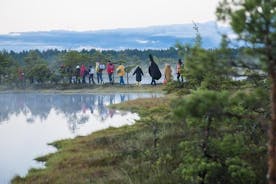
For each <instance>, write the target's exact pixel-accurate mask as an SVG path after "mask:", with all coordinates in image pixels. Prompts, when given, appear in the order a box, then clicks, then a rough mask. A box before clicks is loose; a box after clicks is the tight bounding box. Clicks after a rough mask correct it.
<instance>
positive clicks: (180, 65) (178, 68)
mask: <svg viewBox="0 0 276 184" xmlns="http://www.w3.org/2000/svg"><path fill="white" fill-rule="evenodd" d="M182 64H183V63H182V61H181V59H179V60H178V63H177V65H176V74H177V81H178V82H180V78H181V82H183V77H182V75H181V67H182Z"/></svg>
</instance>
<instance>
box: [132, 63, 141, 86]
mask: <svg viewBox="0 0 276 184" xmlns="http://www.w3.org/2000/svg"><path fill="white" fill-rule="evenodd" d="M133 75H136V81H137V85H138V86H140V85H141V81H142V76H143V75H144V73H143V71H142V69H141V68H140V66H137V68H136V69H135V71H134V72H133Z"/></svg>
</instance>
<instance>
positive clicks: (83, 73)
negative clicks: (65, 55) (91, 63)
mask: <svg viewBox="0 0 276 184" xmlns="http://www.w3.org/2000/svg"><path fill="white" fill-rule="evenodd" d="M85 71H86V68H85V66H84V65H81V68H80V76H81V77H83V76H84V75H85Z"/></svg>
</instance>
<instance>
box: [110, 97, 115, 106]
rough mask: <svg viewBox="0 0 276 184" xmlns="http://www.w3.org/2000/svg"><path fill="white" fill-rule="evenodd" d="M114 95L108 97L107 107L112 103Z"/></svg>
mask: <svg viewBox="0 0 276 184" xmlns="http://www.w3.org/2000/svg"><path fill="white" fill-rule="evenodd" d="M114 99H115V95H110V96H109V105H111V104H113V103H114Z"/></svg>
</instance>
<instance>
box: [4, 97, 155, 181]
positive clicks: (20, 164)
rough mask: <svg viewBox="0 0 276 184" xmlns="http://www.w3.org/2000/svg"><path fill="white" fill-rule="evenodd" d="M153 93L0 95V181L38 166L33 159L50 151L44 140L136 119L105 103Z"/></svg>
mask: <svg viewBox="0 0 276 184" xmlns="http://www.w3.org/2000/svg"><path fill="white" fill-rule="evenodd" d="M159 96H160V95H159ZM155 97H158V94H151V93H122V94H120V93H118V94H49V93H47V94H44V93H24V94H23V93H14V94H0V104H1V105H0V148H1V152H0V183H1V184H5V183H9V181H10V180H11V178H12V177H14V176H15V175H20V176H24V175H26V174H27V172H28V170H29V169H30V168H32V167H35V168H41V167H44V163H42V162H37V161H35V160H34V158H36V157H39V156H42V155H45V154H47V153H51V152H54V151H56V149H55V148H54V147H52V146H49V145H47V143H51V142H54V141H56V140H60V139H67V138H74V137H76V136H79V135H87V134H89V133H91V132H95V131H98V130H102V129H106V128H108V127H119V126H123V125H131V124H133V123H134V121H135V120H136V119H139V117H138V115H137V114H135V113H130V112H123V111H117V110H112V109H108V108H107V107H106V106H107V105H109V104H116V103H120V102H124V101H128V100H133V99H137V98H155Z"/></svg>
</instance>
